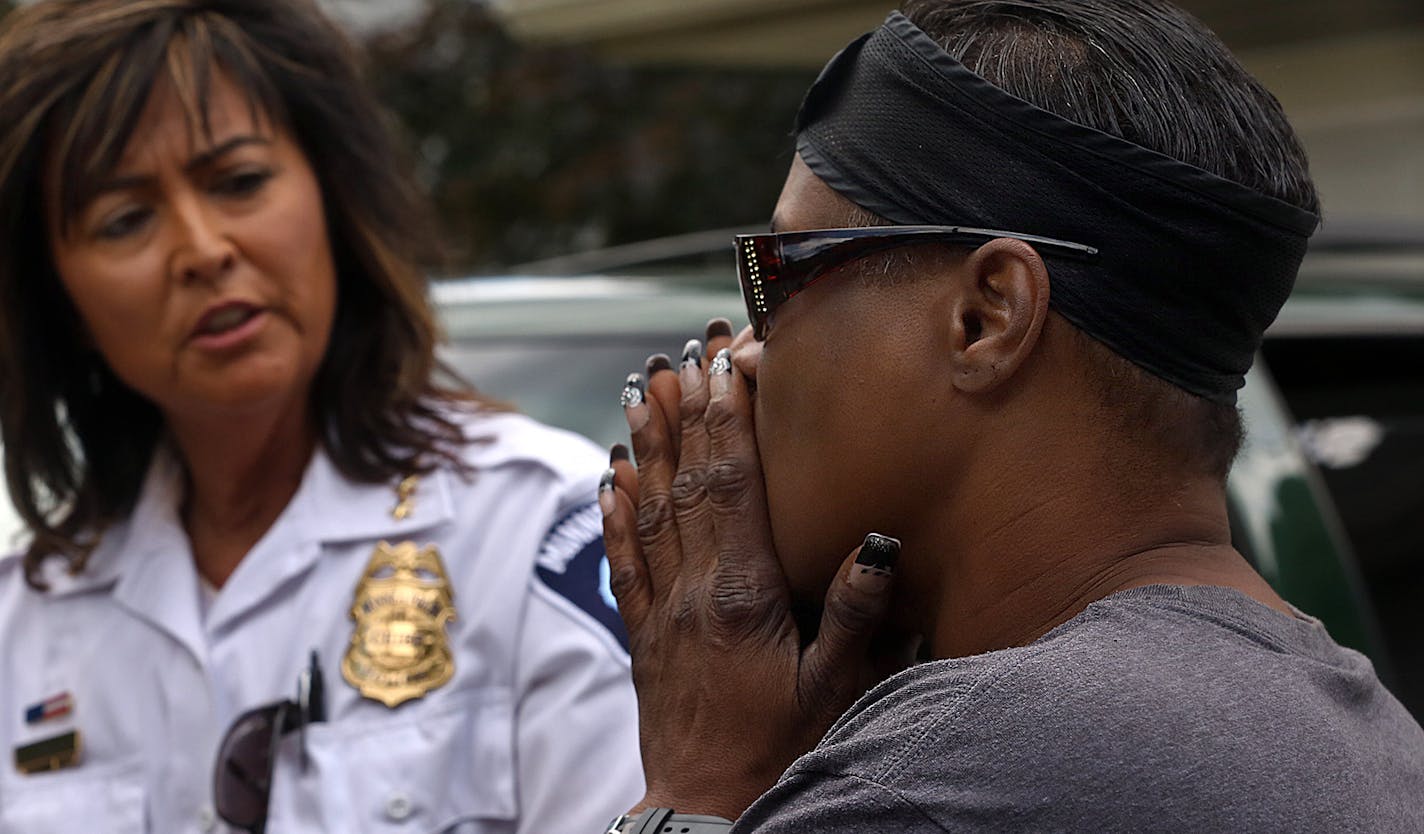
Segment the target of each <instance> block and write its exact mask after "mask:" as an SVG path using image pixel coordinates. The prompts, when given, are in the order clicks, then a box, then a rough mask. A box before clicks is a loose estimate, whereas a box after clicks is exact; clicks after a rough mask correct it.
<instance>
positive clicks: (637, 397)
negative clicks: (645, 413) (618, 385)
mask: <svg viewBox="0 0 1424 834" xmlns="http://www.w3.org/2000/svg"><path fill="white" fill-rule="evenodd" d="M646 391H647V386H646V385H645V384H644V383H643V375H642V374H628V381H627V382H625V383H623V393H622V394H620V395H619V397H618V402H619V403H620V404H622V406H623V407H624V408H633V407H634V406H639V405H642V404H643V399H644V397H645V392H646Z"/></svg>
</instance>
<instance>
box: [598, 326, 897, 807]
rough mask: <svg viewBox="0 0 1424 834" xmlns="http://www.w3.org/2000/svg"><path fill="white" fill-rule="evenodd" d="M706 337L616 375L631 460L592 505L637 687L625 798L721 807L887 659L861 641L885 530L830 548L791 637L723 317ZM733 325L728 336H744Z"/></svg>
mask: <svg viewBox="0 0 1424 834" xmlns="http://www.w3.org/2000/svg"><path fill="white" fill-rule="evenodd" d="M707 335H708V340H707V348H706V351H705V354H704V351H703V350H702V347H701V345H700V344H699V343H697V342H695V341H694V342H689V343H688V348H687V350H686V351H685V352H684V357H683V362H682V363H681V366H680V367H678V368H675V369H674V368H671V367H670V363H668V362H666V361H650V364H649V369H648V370H649V374H648V379H647V380H646V383H645V384H644V382H643V379H642V378H641V377H638V376H636V375H635V376H634V377H630V379H629V385H628V387H627V388H626V389H625V392H624V393H625V396H624V405H625V407H626V409H627V412H628V418H629V420H628V421H629V426H630V429H631V436H632V446H633V452H634V456H635V458H636V460H637V466H636V469H635V468H634V465H633V464H632V463H631V462H629V461H628V460H627V457H626V453H624V452H623V451H622V450H620V449H617V448H615V451H614V456H613V457H614V461H613V468H612V469H610V470H609V474H608V475H605V478H604V484H603V486H602V487H601V489H600V503H601V505H602V507H603V510H604V538H605V543H606V546H607V549H608V560H609V564H610V567H611V577H612V586H613V593H614V595H615V597H616V598H617V600H618V605H619V610H620V612H621V613H622V616H623V620H624V623H625V624H626V625H627V628H628V634H629V638H630V650H631V653H632V665H633V681H634V684H635V686H636V687H637V692H638V710H639V723H640V732H641V744H642V756H643V764H644V768H645V771H646V777H647V785H648V792H647V795H646V796H645V798H644V801H643V803H641V804H640V805H639V806H638V807H639V808H642V807H649V806H663V807H672V808H675V809H677V810H678V811H681V812H685V813H701V814H715V815H718V816H724V817H727V818H729V819H735V818H737V817H738V816H739V815H740V814H741V813H742V811H744V810H745V809H746V808H747V806H749V805H750V804H751V803H752V801H754V800H755V799H756V798H757V797H758V796H760V795H761V794H762V793H763V792H764V791H766V790H767V789H768V788H770V787H771V786H772V785H773V784H774V783H775V782H776V780H777V778H778V777H779V776H780V775H781V773H782V772H783V771H784V770H785V769H786V767H787V766H788V765H789V764H790V763H791V762H792V761H793V760H794V759H795V758H796V757H797V756H799V755H801V754H802V753H805V752H807V751H808V750H810V749H811V748H812V747H813V746H814V745H815V744H816V743H817V742H818V741H819V740H820V739H821V737H822V736H823V735H824V733H825V732H826V730H827V729H828V728H829V727H830V726H831V724H832V722H834V721H835V719H836V718H837V717H839V716H840V715H841V713H842V712H844V711H845V709H846V708H847V707H849V706H850V704H851V703H852V702H853V701H854V700H855V699H856V698H857V697H859V696H860V695H861V694H862V693H864V692H865V690H866V689H867V688H868V687H869V686H871V685H873V684H874V683H876V682H878V680H879V679H881V678H883V677H884V676H885V674H887V669H886V665H885V661H884V656H883V654H882V653H880V652H876V651H873V650H872V646H876V647H879V646H881V645H883V643H882V642H881V641H877V640H875V639H874V638H875V637H876V632H877V629H878V626H879V624H880V622H881V620H882V618H883V616H884V614H885V611H886V609H887V607H888V602H889V598H890V569H889V568H890V565H891V564H893V560H894V557H895V555H896V554H897V553H898V542H895V541H894V540H893V539H886V538H884V537H871V538H868V539H867V544H866V545H863V546H862V547H860V548H857V549H856V550H855V551H854V552H852V553H851V554H850V555H849V556H848V557H846V558H845V559H844V562H843V564H842V565H841V568H840V570H839V572H838V573H837V575H836V578H835V579H834V580H833V581H832V582H831V586H830V588H829V590H828V591H827V593H826V596H825V604H824V609H823V613H822V616H821V621H820V626H819V629H818V630H817V633H816V635H815V639H814V640H811V641H809V642H806V641H805V640H803V635H802V634H801V633H800V630H799V629H798V627H797V624H796V622H795V620H794V619H793V617H792V615H791V594H790V591H789V589H788V587H787V583H786V578H785V576H784V574H783V572H782V569H781V565H780V564H779V562H778V561H777V558H776V553H775V550H774V548H773V544H772V533H771V525H770V520H769V518H768V512H767V504H766V496H765V489H764V486H763V480H762V470H761V464H760V460H759V458H758V454H757V446H756V437H755V434H754V431H753V414H752V396H751V394H750V391H749V386H748V381H747V379H746V377H745V376H744V375H743V374H742V373H741V372H740V371H739V370H738V369H737V368H735V367H733V365H732V362H731V360H730V349H729V348H730V343H731V341H732V339H731V328H730V327H729V326H728V325H727V324H726V322H724V321H720V320H719V321H714V322H713V323H712V324H709V326H708V333H707ZM749 338H750V334H749V333H748V332H744V333H743V334H742V335H741V336H739V337H738V348H739V349H745V348H750V349H756V348H757V346H756V345H747V344H744V343H745V342H747V341H748V340H749ZM704 355H705V356H706V357H709V358H710V359H711V361H703V357H704ZM862 551H865V555H866V558H864V559H862V560H861V561H862V563H860V564H858V563H857V557H858V556H859V555H860V554H861V552H862ZM896 654H897V657H903V654H904V653H903V651H901V652H897V653H896Z"/></svg>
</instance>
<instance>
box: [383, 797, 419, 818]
mask: <svg viewBox="0 0 1424 834" xmlns="http://www.w3.org/2000/svg"><path fill="white" fill-rule="evenodd" d="M412 810H413V808H412V806H411V804H410V797H408V796H406V795H405V794H403V793H394V794H391V798H390V799H387V800H386V818H387V819H389V820H390V821H391V822H401V821H402V820H404V819H406V818H407V817H409V816H410V812H411V811H412Z"/></svg>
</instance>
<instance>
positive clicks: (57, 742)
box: [15, 730, 81, 776]
mask: <svg viewBox="0 0 1424 834" xmlns="http://www.w3.org/2000/svg"><path fill="white" fill-rule="evenodd" d="M80 749H81V744H80V740H79V731H78V730H70V731H69V732H67V733H64V734H63V735H57V736H52V737H50V738H46V739H41V740H39V741H36V742H34V743H33V744H26V745H25V746H23V747H16V748H15V769H16V770H18V771H20V772H21V773H23V774H25V775H26V776H29V775H31V774H35V773H46V772H49V771H52V770H63V769H64V768H67V767H74V766H76V765H78V764H79V753H80Z"/></svg>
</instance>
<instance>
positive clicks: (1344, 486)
mask: <svg viewBox="0 0 1424 834" xmlns="http://www.w3.org/2000/svg"><path fill="white" fill-rule="evenodd" d="M739 231H744V230H740V229H727V230H717V231H713V232H705V233H697V234H693V235H684V236H679V237H675V238H667V239H662V240H658V241H649V242H647V243H640V244H634V245H632V246H625V247H617V248H614V249H607V250H600V251H598V252H593V253H586V254H582V255H577V256H573V257H568V258H560V259H555V260H551V261H544V262H541V263H538V264H530V265H527V266H526V267H525V268H523V269H521V270H518V273H519V274H513V275H506V276H500V277H481V278H468V279H458V280H448V281H441V282H437V283H436V284H435V285H434V286H433V288H432V294H433V297H434V299H435V302H436V305H437V307H438V309H439V311H440V315H441V317H442V320H443V323H444V326H445V329H446V332H447V335H448V336H449V340H450V342H449V344H448V346H447V347H446V349H445V355H444V358H445V359H446V360H447V361H448V362H449V363H450V364H451V365H452V366H453V367H454V368H455V369H456V370H457V371H459V372H460V373H461V374H462V375H463V376H465V377H466V378H467V379H469V380H470V381H472V382H474V383H475V384H476V385H477V386H478V387H479V388H480V389H481V390H482V391H484V392H485V393H487V394H489V395H491V396H494V397H497V398H500V399H503V400H505V401H508V402H510V403H512V404H514V405H515V406H516V407H518V408H519V409H520V410H522V411H524V412H525V413H528V414H530V415H531V416H533V417H536V418H538V419H540V420H542V421H544V422H547V423H550V424H552V425H557V426H562V427H565V428H568V429H571V430H573V431H576V432H579V433H580V434H583V435H586V436H588V437H590V438H592V439H593V440H594V441H595V442H597V443H600V444H602V445H604V446H607V445H610V444H612V443H615V442H619V441H623V440H626V437H627V426H626V423H625V422H624V419H623V414H622V409H621V408H619V407H618V395H619V393H620V391H621V389H622V384H623V379H624V377H625V376H626V375H627V374H628V373H629V372H630V371H633V370H641V369H642V367H643V362H644V359H645V358H646V357H647V356H648V355H649V354H652V353H658V352H663V353H668V354H670V355H674V356H675V355H676V353H677V352H678V351H680V350H681V348H682V345H683V343H684V342H685V341H686V340H687V339H688V338H690V337H692V336H694V335H700V334H701V332H702V329H703V327H704V326H705V324H706V322H707V320H708V319H710V318H712V317H714V316H725V317H727V318H730V319H731V320H732V321H733V322H744V321H745V308H744V306H743V305H742V301H741V298H740V296H739V294H738V289H737V282H736V279H735V277H734V267H733V261H732V249H731V245H730V243H731V235H733V234H734V233H736V232H739ZM1240 406H1241V410H1242V412H1243V414H1244V417H1245V423H1246V428H1247V438H1246V443H1245V445H1244V448H1243V450H1242V453H1241V455H1240V457H1239V458H1238V459H1237V461H1236V464H1235V466H1234V468H1233V469H1232V472H1231V476H1230V479H1229V482H1228V491H1229V509H1230V514H1231V523H1232V531H1233V540H1234V543H1235V545H1236V547H1237V548H1238V549H1239V550H1240V551H1241V552H1242V553H1243V554H1245V555H1246V556H1247V558H1248V559H1250V560H1251V561H1252V563H1253V564H1254V565H1255V566H1256V568H1257V569H1258V570H1259V571H1260V572H1261V573H1262V575H1263V576H1265V577H1266V578H1267V579H1268V580H1269V581H1270V582H1271V584H1272V585H1273V586H1274V587H1275V588H1276V589H1277V590H1278V591H1279V592H1280V593H1281V594H1282V595H1283V596H1284V597H1285V598H1286V599H1288V600H1289V601H1290V602H1292V603H1293V604H1294V605H1296V606H1297V607H1299V608H1301V609H1302V610H1304V611H1306V612H1309V613H1310V614H1313V615H1315V616H1317V617H1319V618H1320V619H1321V620H1322V621H1323V622H1324V623H1325V625H1326V627H1327V628H1328V629H1329V630H1330V632H1331V634H1332V635H1333V636H1334V637H1335V638H1336V639H1337V640H1338V641H1340V642H1341V643H1343V644H1345V645H1349V646H1352V647H1354V648H1357V649H1359V650H1361V651H1363V652H1365V653H1366V654H1367V655H1369V656H1370V657H1371V658H1372V659H1373V660H1374V662H1375V665H1376V668H1377V669H1378V670H1379V672H1380V675H1381V678H1383V679H1384V680H1385V682H1386V683H1387V684H1389V685H1390V686H1391V687H1392V688H1394V689H1395V691H1396V692H1397V693H1398V694H1399V695H1400V697H1401V699H1402V700H1404V701H1405V703H1406V705H1407V706H1409V707H1410V709H1411V710H1412V711H1413V712H1414V714H1415V716H1416V717H1420V716H1424V656H1421V652H1424V633H1421V630H1424V625H1421V623H1424V620H1421V619H1420V618H1419V617H1418V616H1417V608H1418V607H1419V603H1420V602H1424V231H1421V232H1420V233H1419V234H1417V235H1416V234H1414V233H1413V232H1412V231H1411V232H1408V233H1401V234H1397V235H1394V236H1388V235H1385V236H1381V235H1380V234H1379V232H1378V230H1369V231H1368V234H1365V233H1362V232H1355V231H1352V230H1348V229H1346V230H1343V231H1342V232H1340V233H1335V234H1322V235H1320V236H1318V239H1317V241H1316V242H1315V244H1314V245H1313V247H1312V251H1311V253H1310V255H1309V256H1308V258H1307V260H1306V263H1305V265H1304V266H1303V267H1302V271H1301V279H1300V282H1299V283H1298V287H1297V292H1296V293H1295V294H1294V295H1293V296H1292V298H1291V299H1290V301H1289V302H1288V303H1287V304H1286V306H1285V308H1284V309H1283V310H1282V312H1281V315H1280V317H1279V319H1278V320H1277V322H1276V323H1275V325H1274V326H1273V327H1272V329H1271V330H1270V331H1269V333H1268V334H1267V339H1266V344H1265V346H1264V348H1263V356H1262V358H1261V359H1260V360H1259V361H1257V363H1256V366H1255V368H1253V369H1252V371H1251V373H1250V374H1249V375H1248V376H1247V380H1246V387H1245V388H1244V389H1243V390H1242V392H1241V396H1240ZM4 513H11V510H10V507H9V502H8V501H4V502H0V514H4ZM17 530H18V522H17V521H16V520H15V519H14V518H13V515H12V513H11V515H10V516H9V517H6V516H4V515H0V535H3V536H5V537H6V538H8V539H12V540H13V536H14V535H15V533H16V531H17ZM1381 625H1383V628H1381Z"/></svg>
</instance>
